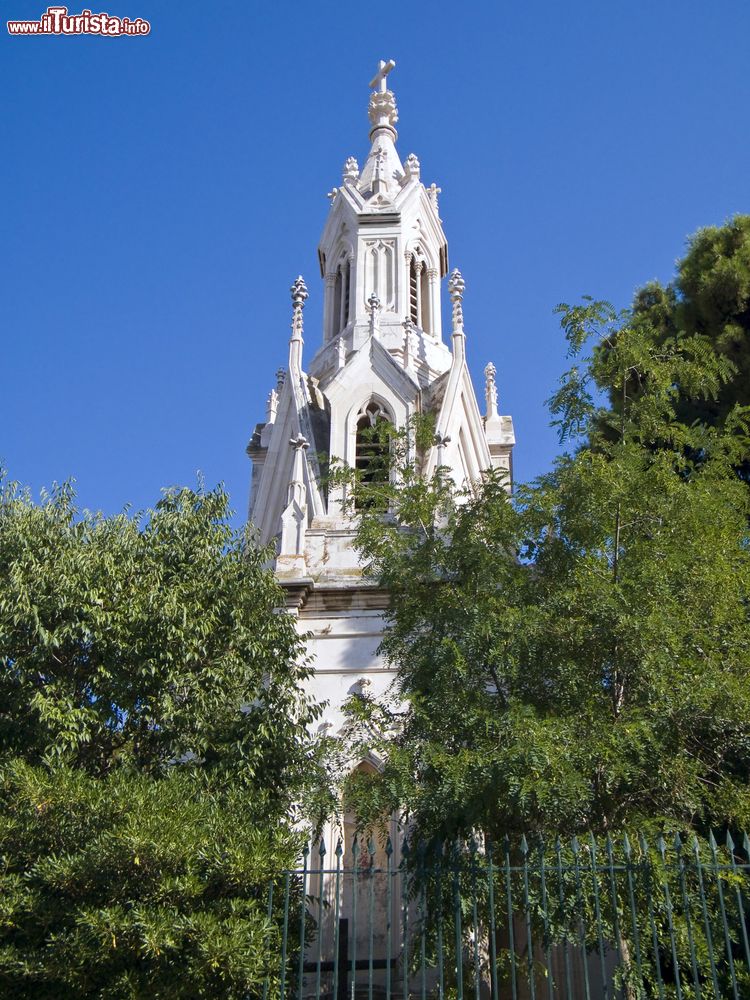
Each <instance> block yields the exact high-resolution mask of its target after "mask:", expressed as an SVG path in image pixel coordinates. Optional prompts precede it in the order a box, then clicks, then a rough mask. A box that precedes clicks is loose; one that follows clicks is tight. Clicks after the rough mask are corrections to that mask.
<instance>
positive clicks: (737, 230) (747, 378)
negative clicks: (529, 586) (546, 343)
mask: <svg viewBox="0 0 750 1000" xmlns="http://www.w3.org/2000/svg"><path fill="white" fill-rule="evenodd" d="M631 322H633V323H638V324H640V326H641V328H642V329H643V330H644V331H645V330H648V331H649V332H650V335H651V336H652V337H653V339H654V343H655V345H664V344H668V343H670V342H672V341H674V340H679V339H683V338H688V339H694V338H696V337H702V338H704V342H705V345H706V346H707V347H708V348H710V349H711V350H712V351H714V352H715V353H716V354H717V356H718V357H719V358H721V359H723V360H724V361H728V362H729V364H730V369H729V370H728V372H727V376H726V378H725V380H724V382H723V384H722V385H721V386H720V387H719V388H718V391H716V392H715V393H713V394H706V393H703V392H701V391H697V390H696V386H695V385H687V384H686V385H682V386H680V392H679V395H678V396H677V397H676V399H675V418H676V419H678V420H680V421H682V422H683V423H685V424H688V425H691V424H693V423H694V422H695V421H698V422H700V423H704V424H709V425H714V426H721V425H723V423H724V422H725V421H726V419H727V418H728V416H729V415H730V414H731V412H732V409H733V407H734V406H735V405H736V404H740V405H744V404H746V403H747V402H748V401H750V215H738V216H736V217H735V218H734V219H732V220H731V221H730V222H727V223H726V224H725V225H723V226H708V227H706V228H704V229H699V230H698V232H697V233H695V234H694V235H693V236H692V237H691V238H690V239H689V240H688V250H687V253H686V255H685V256H684V257H683V258H682V260H679V261H678V262H677V274H676V276H675V279H674V280H673V281H672V282H670V283H669V284H667V285H666V286H665V285H662V284H660V283H659V282H657V281H653V282H650V283H648V284H647V285H645V286H644V287H643V288H641V289H640V290H639V291H638V292H637V293H636V296H635V299H634V301H633V305H632V310H631ZM603 349H604V350H606V349H607V345H606V343H605V345H604V346H603ZM607 388H608V389H609V397H610V405H611V409H612V411H613V412H615V413H617V412H619V410H620V407H621V397H622V392H621V389H617V388H615V386H609V387H607ZM628 389H629V391H631V392H637V391H639V389H640V387H639V385H638V384H637V380H636V378H635V377H633V378H631V380H630V382H629V384H628ZM603 417H604V423H606V414H603ZM737 469H738V472H739V474H740V475H741V477H742V478H744V479H746V480H749V481H750V455H748V454H742V455H740V456H739V457H738V465H737Z"/></svg>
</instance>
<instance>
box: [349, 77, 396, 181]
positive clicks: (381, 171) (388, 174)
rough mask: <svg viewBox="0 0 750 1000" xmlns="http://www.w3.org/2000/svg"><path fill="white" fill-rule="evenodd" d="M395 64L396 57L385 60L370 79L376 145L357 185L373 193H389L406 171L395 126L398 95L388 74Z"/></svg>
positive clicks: (373, 136) (371, 138)
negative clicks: (392, 87) (399, 154)
mask: <svg viewBox="0 0 750 1000" xmlns="http://www.w3.org/2000/svg"><path fill="white" fill-rule="evenodd" d="M395 65H396V63H395V62H394V61H393V59H389V60H388V61H387V62H386V61H385V60H384V59H381V60H380V62H379V63H378V71H377V73H376V74H375V76H374V77H373V78H372V80H370V87H371V89H372V92H371V94H370V104H369V107H368V116H369V118H370V125H371V126H372V127H371V128H370V141H371V143H372V147H371V149H370V155H369V156H368V157H367V162H366V163H365V165H364V167H363V168H362V173H361V174H360V175H359V179H358V181H357V187H358V188H359V190H360V191H361V192H362V193H363V194H367V193H368V192H371V193H372V195H377V194H380V195H387V193H388V189H389V188H390V187H391V186H392V185H393V183H394V180H395V179H396V178H401V177H403V174H404V168H403V166H402V165H401V160H400V159H399V156H398V153H397V152H396V145H395V143H396V139H397V138H398V133H397V132H396V128H395V126H396V122H397V121H398V110H397V108H396V97H395V95H394V93H393V91H392V90H388V86H387V77H388V74H389V73H390V72H391V70H392V69H394V67H395Z"/></svg>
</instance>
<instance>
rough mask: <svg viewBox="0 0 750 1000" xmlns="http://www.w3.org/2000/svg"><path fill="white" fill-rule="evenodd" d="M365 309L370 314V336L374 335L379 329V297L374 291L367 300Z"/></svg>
mask: <svg viewBox="0 0 750 1000" xmlns="http://www.w3.org/2000/svg"><path fill="white" fill-rule="evenodd" d="M367 311H368V312H369V314H370V336H371V337H374V336H375V334H376V333H377V332H378V330H379V329H380V316H379V313H380V299H379V298H378V296H377V294H376V293H375V292H373V293H372V295H370V297H369V299H368V300H367Z"/></svg>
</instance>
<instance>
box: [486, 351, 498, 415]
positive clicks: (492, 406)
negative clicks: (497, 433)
mask: <svg viewBox="0 0 750 1000" xmlns="http://www.w3.org/2000/svg"><path fill="white" fill-rule="evenodd" d="M496 375H497V369H496V368H495V366H494V365H493V364H492V362H491V361H490V362H489V363H488V364H487V365H485V369H484V398H485V401H486V404H487V406H486V410H485V417H486V419H487V420H491V419H492V418H493V417H497V415H498V413H497V382H496V381H495V376H496Z"/></svg>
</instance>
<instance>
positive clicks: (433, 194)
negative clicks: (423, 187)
mask: <svg viewBox="0 0 750 1000" xmlns="http://www.w3.org/2000/svg"><path fill="white" fill-rule="evenodd" d="M442 190H443V189H442V188H439V187H438V186H437V184H430V186H429V187H428V188H427V197H428V198H429V199H430V203H431V205H432V207H433V208H434V209H435V215H437V214H438V195H439V194H441V192H442Z"/></svg>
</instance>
